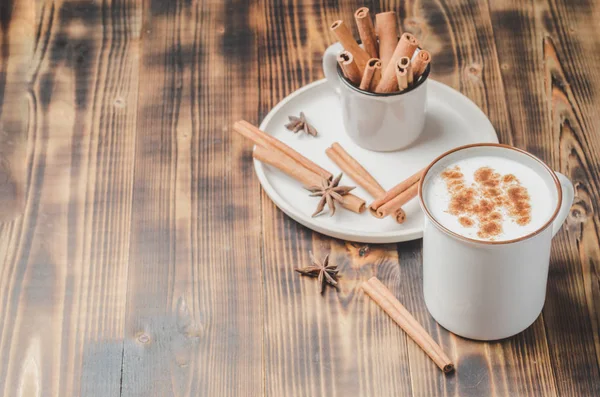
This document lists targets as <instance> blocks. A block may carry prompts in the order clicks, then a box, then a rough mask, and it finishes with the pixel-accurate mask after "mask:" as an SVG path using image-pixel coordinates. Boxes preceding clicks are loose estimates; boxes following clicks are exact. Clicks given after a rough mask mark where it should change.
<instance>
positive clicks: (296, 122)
mask: <svg viewBox="0 0 600 397" xmlns="http://www.w3.org/2000/svg"><path fill="white" fill-rule="evenodd" d="M288 119H290V122H289V123H288V124H286V125H285V128H287V129H288V130H290V131H293V132H294V134H295V133H296V132H298V131H304V132H305V133H307V134H308V135H312V136H317V130H316V129H315V127H313V126H312V125H310V124H308V121H306V117H305V116H304V112H300V117H296V116H288Z"/></svg>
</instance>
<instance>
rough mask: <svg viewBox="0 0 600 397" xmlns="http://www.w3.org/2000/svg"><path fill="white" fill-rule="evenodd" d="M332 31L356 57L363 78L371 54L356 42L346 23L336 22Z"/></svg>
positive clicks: (332, 25)
mask: <svg viewBox="0 0 600 397" xmlns="http://www.w3.org/2000/svg"><path fill="white" fill-rule="evenodd" d="M330 29H331V31H332V32H333V34H335V37H337V39H338V41H339V42H340V43H341V44H342V46H343V47H344V50H346V51H350V52H351V53H352V55H353V56H354V61H355V62H356V65H357V66H358V71H359V75H360V76H362V74H363V72H364V70H365V66H366V65H367V62H368V61H369V59H370V58H371V56H369V54H368V53H367V52H366V51H365V50H363V49H362V48H361V47H360V46H359V45H358V43H357V42H356V40H354V37H353V36H352V32H351V31H350V29H348V26H346V24H345V23H344V21H342V20H338V21H335V22H334V23H332V24H331V28H330Z"/></svg>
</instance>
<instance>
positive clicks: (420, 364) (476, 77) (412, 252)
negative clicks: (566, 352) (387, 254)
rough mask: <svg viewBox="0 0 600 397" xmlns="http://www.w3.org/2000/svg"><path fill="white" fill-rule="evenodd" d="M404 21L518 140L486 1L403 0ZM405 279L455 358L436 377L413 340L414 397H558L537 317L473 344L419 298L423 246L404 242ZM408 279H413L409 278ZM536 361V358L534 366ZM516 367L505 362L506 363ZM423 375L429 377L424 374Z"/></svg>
mask: <svg viewBox="0 0 600 397" xmlns="http://www.w3.org/2000/svg"><path fill="white" fill-rule="evenodd" d="M400 15H401V18H402V21H403V26H404V27H405V29H406V30H409V31H411V32H412V33H414V34H415V35H417V37H420V38H421V42H422V44H423V47H424V48H427V49H429V50H430V51H431V52H432V56H433V59H434V61H433V62H434V67H433V69H432V70H433V75H432V77H433V78H434V79H436V80H440V81H442V82H444V83H446V84H448V85H450V86H453V87H454V88H456V89H458V90H460V91H461V92H462V93H463V94H465V95H466V96H468V97H469V98H470V99H472V100H473V101H474V102H475V103H476V104H477V105H478V106H479V107H480V108H481V109H482V110H483V111H484V112H485V113H486V114H487V116H488V117H489V118H490V120H491V121H492V124H493V125H494V127H495V128H496V131H497V133H498V135H499V138H500V141H501V142H503V143H509V144H515V141H516V140H517V138H518V137H514V133H513V126H512V125H511V122H510V121H511V117H510V113H509V108H508V107H507V105H506V95H507V94H506V92H505V88H504V80H503V77H502V75H501V70H502V69H503V68H506V65H504V64H501V63H500V61H499V57H498V54H497V49H496V43H495V41H494V31H493V28H492V23H491V18H490V14H489V11H488V7H487V5H486V4H485V3H481V2H478V3H477V2H476V3H464V2H455V1H445V2H443V3H439V2H429V1H417V2H410V3H406V6H405V8H404V9H401V12H400ZM399 257H400V269H401V271H400V280H402V281H396V283H395V284H397V291H398V292H397V294H398V295H399V297H400V298H401V299H404V300H406V301H407V302H405V304H406V306H407V308H408V309H409V310H411V311H412V312H413V313H414V314H415V317H416V318H417V319H419V321H421V322H422V323H423V324H424V325H425V326H426V329H428V330H429V331H430V332H431V333H432V335H434V336H436V337H437V338H439V342H440V344H441V345H442V346H444V347H445V349H446V350H447V351H448V352H449V353H450V354H451V356H453V357H454V359H455V360H456V365H457V371H456V374H455V375H453V376H450V377H445V378H444V377H443V376H439V374H437V373H435V372H424V368H428V366H430V365H431V363H430V362H429V359H428V358H427V357H426V356H425V355H423V354H422V352H420V351H419V349H418V348H417V347H415V346H413V345H409V354H410V362H411V375H413V379H412V385H413V390H414V394H415V395H460V396H469V395H473V396H477V395H511V396H513V395H538V394H539V393H543V394H544V395H554V394H556V390H555V389H554V379H553V374H552V368H551V363H550V356H549V353H548V348H547V343H546V339H545V333H544V324H543V320H542V319H539V320H538V321H537V322H536V323H534V325H533V326H532V327H531V328H530V329H528V330H527V331H526V332H524V333H522V334H520V335H518V336H516V337H515V338H511V339H509V340H506V341H502V342H497V343H481V342H472V341H468V340H465V339H462V338H458V337H456V336H454V335H452V334H450V333H448V332H447V331H445V330H443V329H441V327H440V326H439V325H437V323H435V321H434V320H433V319H432V318H431V316H430V315H429V313H428V312H427V310H426V307H425V303H424V301H423V299H422V296H423V293H422V273H421V269H420V266H412V267H411V266H410V265H404V262H405V261H406V260H403V259H404V258H410V260H409V261H408V262H409V263H417V264H420V263H422V257H421V254H420V246H419V245H416V246H414V245H413V246H412V249H409V250H406V251H405V250H404V247H403V246H399ZM405 280H410V281H405ZM532 357H535V358H534V359H532ZM530 361H534V362H535V363H536V364H532V363H531V362H530ZM509 363H510V364H511V365H508V364H509ZM423 374H425V376H423Z"/></svg>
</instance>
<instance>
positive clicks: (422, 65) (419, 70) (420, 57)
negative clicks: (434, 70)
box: [413, 50, 431, 79]
mask: <svg viewBox="0 0 600 397" xmlns="http://www.w3.org/2000/svg"><path fill="white" fill-rule="evenodd" d="M429 62H431V54H430V53H429V51H426V50H420V51H419V53H418V54H417V56H416V57H415V61H414V65H413V73H414V76H415V79H418V78H419V76H421V75H422V74H423V72H425V69H427V65H429Z"/></svg>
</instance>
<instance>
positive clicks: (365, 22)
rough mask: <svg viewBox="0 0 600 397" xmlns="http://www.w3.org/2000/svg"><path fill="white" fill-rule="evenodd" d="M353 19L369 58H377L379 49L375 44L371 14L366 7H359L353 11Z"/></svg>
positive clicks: (375, 38)
mask: <svg viewBox="0 0 600 397" xmlns="http://www.w3.org/2000/svg"><path fill="white" fill-rule="evenodd" d="M354 20H355V21H356V26H357V27H358V35H359V36H360V40H361V41H362V44H363V47H364V49H365V51H367V53H368V54H369V56H370V57H371V58H377V57H378V56H379V49H378V44H377V36H375V29H374V28H373V21H371V15H370V13H369V9H368V8H367V7H361V8H359V9H358V10H356V12H355V13H354Z"/></svg>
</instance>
